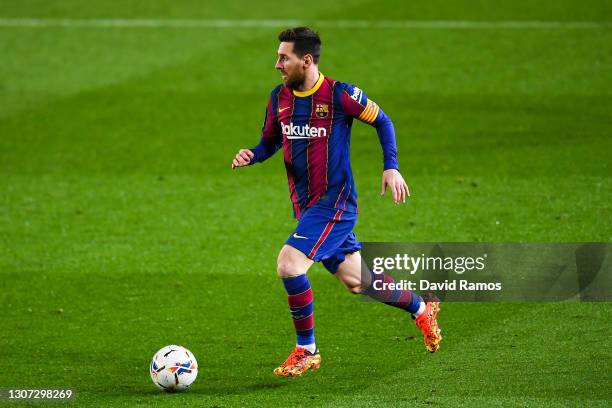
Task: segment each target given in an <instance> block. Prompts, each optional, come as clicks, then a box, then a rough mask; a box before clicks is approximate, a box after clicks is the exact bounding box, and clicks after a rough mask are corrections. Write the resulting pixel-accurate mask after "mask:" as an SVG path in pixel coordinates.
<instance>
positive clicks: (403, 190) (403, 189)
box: [380, 175, 410, 204]
mask: <svg viewBox="0 0 612 408" xmlns="http://www.w3.org/2000/svg"><path fill="white" fill-rule="evenodd" d="M387 187H389V189H390V190H391V193H392V199H393V202H394V203H395V204H401V203H405V202H406V198H408V197H410V190H409V189H408V184H406V182H405V181H404V179H403V178H402V177H401V175H399V177H393V176H386V175H383V178H382V184H381V193H380V195H381V196H382V195H384V194H385V192H386V191H387Z"/></svg>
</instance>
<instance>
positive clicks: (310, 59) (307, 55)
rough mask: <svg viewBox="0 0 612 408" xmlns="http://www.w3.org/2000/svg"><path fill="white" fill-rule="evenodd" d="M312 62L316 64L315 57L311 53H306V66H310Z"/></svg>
mask: <svg viewBox="0 0 612 408" xmlns="http://www.w3.org/2000/svg"><path fill="white" fill-rule="evenodd" d="M312 64H314V59H313V58H312V55H310V54H306V55H304V68H308V67H309V66H311V65H312Z"/></svg>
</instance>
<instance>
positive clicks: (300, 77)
mask: <svg viewBox="0 0 612 408" xmlns="http://www.w3.org/2000/svg"><path fill="white" fill-rule="evenodd" d="M305 81H306V72H305V71H301V72H296V73H294V74H293V75H287V79H286V80H285V85H286V86H287V87H288V88H290V89H295V90H298V89H300V88H301V87H302V85H304V82H305Z"/></svg>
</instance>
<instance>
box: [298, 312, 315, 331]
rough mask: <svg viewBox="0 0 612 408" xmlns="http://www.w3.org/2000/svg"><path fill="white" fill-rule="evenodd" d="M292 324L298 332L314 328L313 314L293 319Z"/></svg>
mask: <svg viewBox="0 0 612 408" xmlns="http://www.w3.org/2000/svg"><path fill="white" fill-rule="evenodd" d="M293 324H294V326H295V330H297V331H298V332H301V331H305V330H312V329H313V328H314V315H312V314H310V315H309V316H306V317H305V318H303V319H299V320H294V321H293Z"/></svg>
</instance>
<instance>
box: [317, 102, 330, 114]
mask: <svg viewBox="0 0 612 408" xmlns="http://www.w3.org/2000/svg"><path fill="white" fill-rule="evenodd" d="M315 113H316V114H317V116H318V117H320V118H324V117H327V114H328V113H329V105H327V104H325V103H317V106H316V107H315Z"/></svg>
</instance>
